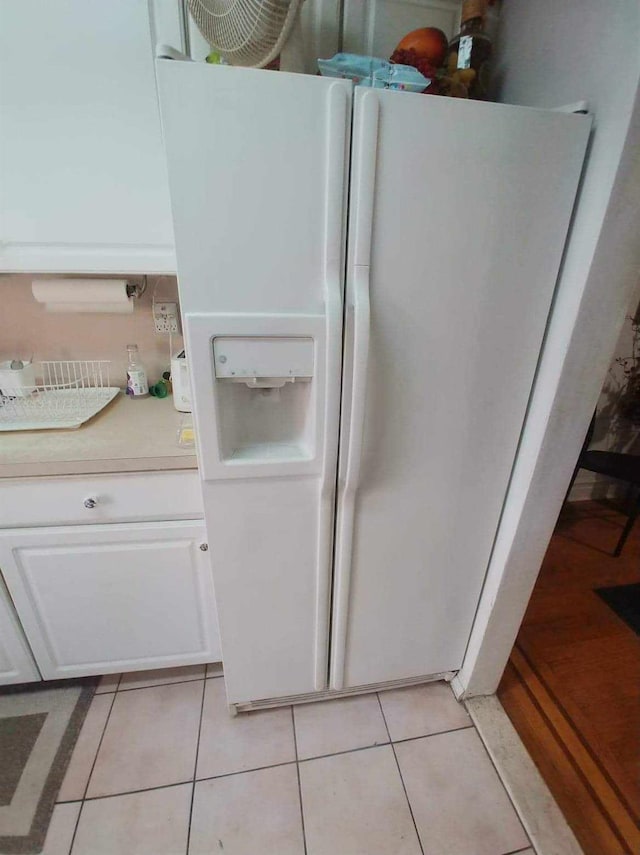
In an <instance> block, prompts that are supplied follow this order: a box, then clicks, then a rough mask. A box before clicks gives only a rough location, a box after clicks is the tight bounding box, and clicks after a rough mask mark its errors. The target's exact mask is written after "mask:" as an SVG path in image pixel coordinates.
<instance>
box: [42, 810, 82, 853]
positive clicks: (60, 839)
mask: <svg viewBox="0 0 640 855" xmlns="http://www.w3.org/2000/svg"><path fill="white" fill-rule="evenodd" d="M79 813H80V802H74V803H73V804H68V805H56V806H55V807H54V809H53V814H52V816H51V822H50V823H49V829H48V831H47V836H46V839H45V841H44V847H43V849H42V855H69V849H70V848H71V841H72V840H73V832H74V831H75V830H76V822H77V821H78V814H79Z"/></svg>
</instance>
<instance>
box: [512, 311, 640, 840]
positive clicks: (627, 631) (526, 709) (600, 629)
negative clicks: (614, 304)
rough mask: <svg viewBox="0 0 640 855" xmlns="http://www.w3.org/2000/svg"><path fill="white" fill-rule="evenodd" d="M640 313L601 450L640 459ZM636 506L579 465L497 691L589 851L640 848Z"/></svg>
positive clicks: (598, 431) (610, 393)
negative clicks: (631, 520)
mask: <svg viewBox="0 0 640 855" xmlns="http://www.w3.org/2000/svg"><path fill="white" fill-rule="evenodd" d="M637 299H638V298H637V296H636V301H637ZM639 311H640V307H639V308H638V310H636V311H635V312H634V314H633V315H630V316H629V317H628V318H627V320H626V321H625V325H624V327H623V330H622V333H621V336H620V339H619V341H618V345H617V348H616V352H615V355H614V358H613V360H612V363H611V366H610V370H609V373H608V376H607V380H606V382H605V385H604V387H603V390H602V393H601V396H600V400H599V402H598V408H597V411H596V416H595V420H594V423H593V431H592V435H591V437H590V440H589V448H590V449H591V450H593V449H597V450H599V451H604V452H613V453H623V454H631V455H634V457H635V456H637V455H640V382H639V383H638V386H637V391H638V394H637V395H636V386H635V379H636V374H637V376H638V378H640V314H639ZM636 397H637V404H638V406H637V410H638V413H637V416H636V412H635V410H634V408H633V404H634V401H635V399H636ZM581 459H582V460H585V458H581ZM600 459H602V458H600ZM617 462H622V463H624V462H625V460H623V459H622V458H620V459H619V460H617ZM626 462H627V463H630V465H631V466H633V465H635V461H634V460H633V459H631V460H627V461H626ZM638 462H639V463H640V458H638ZM636 503H637V493H636V492H635V491H634V489H631V490H630V489H629V488H628V485H627V484H625V482H623V481H621V480H619V479H613V478H611V477H607V476H605V475H603V474H602V473H599V472H593V471H589V470H586V469H581V470H580V471H579V472H578V473H577V477H576V478H575V481H574V483H573V486H572V489H571V490H570V492H569V494H568V496H567V500H566V501H565V503H564V506H563V508H562V511H561V513H560V516H559V518H558V522H557V525H556V529H555V532H554V534H553V537H552V539H551V542H550V544H549V548H548V550H547V553H546V556H545V559H544V562H543V565H542V568H541V571H540V575H539V577H538V580H537V582H536V585H535V588H534V591H533V594H532V596H531V599H530V601H529V605H528V608H527V612H526V615H525V618H524V620H523V623H522V626H521V628H520V631H519V633H518V637H517V639H516V643H515V646H514V648H513V651H512V653H511V657H510V659H509V662H508V664H507V668H506V670H505V673H504V676H503V678H502V681H501V683H500V687H499V689H498V696H499V698H500V700H501V702H502V704H503V706H504V708H505V710H506V712H507V714H508V716H509V717H510V719H511V720H512V722H513V724H514V726H515V727H516V729H517V731H518V733H519V735H520V737H521V739H522V740H523V742H524V744H525V746H526V747H527V749H528V751H529V753H530V754H531V756H532V758H533V760H534V762H535V763H536V765H537V766H538V768H539V770H540V772H541V773H542V775H543V777H544V779H545V781H546V783H547V785H548V786H549V788H550V790H551V791H552V793H553V795H554V796H555V798H556V801H557V802H558V804H559V806H560V808H561V810H562V811H563V813H564V814H565V817H566V819H567V821H568V823H569V824H570V826H571V827H572V829H573V831H574V834H575V835H576V837H577V839H578V840H579V842H580V844H581V845H582V847H583V849H584V852H585V855H605V853H606V855H617V853H629V855H632V853H635V852H638V851H640V830H639V822H640V739H638V724H639V722H640V520H638V522H637V525H634V526H633V527H632V528H631V531H630V534H629V537H628V539H627V540H626V542H625V543H624V545H623V547H622V550H621V552H620V555H619V556H618V557H616V556H615V551H616V545H617V544H618V542H619V539H620V535H621V533H622V531H623V530H624V528H625V524H626V522H627V519H628V516H627V512H628V511H629V510H633V509H634V508H635V506H636Z"/></svg>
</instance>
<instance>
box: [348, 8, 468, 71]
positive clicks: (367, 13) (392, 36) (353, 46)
mask: <svg viewBox="0 0 640 855" xmlns="http://www.w3.org/2000/svg"><path fill="white" fill-rule="evenodd" d="M461 6H462V0H368V2H364V0H345V3H344V11H343V32H342V49H343V50H344V51H348V52H349V53H363V54H369V55H371V56H381V57H384V58H385V59H388V58H389V56H391V53H392V52H393V50H394V48H395V46H396V45H397V44H398V42H399V41H400V39H401V38H402V37H403V36H404V35H406V34H407V33H409V32H411V30H416V29H417V28H418V27H439V28H440V29H441V30H443V31H444V33H445V34H446V35H447V36H448V38H451V37H452V36H453V35H454V34H455V33H456V32H457V31H458V27H459V24H460V8H461Z"/></svg>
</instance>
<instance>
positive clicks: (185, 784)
mask: <svg viewBox="0 0 640 855" xmlns="http://www.w3.org/2000/svg"><path fill="white" fill-rule="evenodd" d="M516 852H517V853H521V855H533V849H532V848H531V844H530V842H529V840H528V838H527V836H526V834H525V832H524V830H523V828H522V826H521V824H520V822H519V820H518V817H517V815H516V812H515V810H514V808H513V805H512V804H511V802H510V800H509V798H508V796H507V793H506V791H505V789H504V788H503V786H502V783H501V781H500V779H499V777H498V774H497V773H496V771H495V769H494V766H493V765H492V762H491V760H490V759H489V756H488V754H487V753H486V751H485V749H484V747H483V745H482V742H481V741H480V738H479V736H478V734H477V733H476V731H475V729H474V727H473V725H472V723H471V720H470V718H469V717H468V715H467V713H466V712H465V710H464V709H463V707H461V706H460V705H459V704H457V702H456V701H455V699H454V697H453V694H452V692H451V690H450V689H449V687H448V686H447V685H446V684H444V683H432V684H430V685H426V686H417V687H412V688H409V689H394V690H391V691H386V692H380V693H379V694H372V695H363V696H359V697H353V698H348V699H340V700H335V701H325V702H321V703H316V704H307V705H300V706H296V707H293V708H291V707H286V708H281V709H276V710H267V711H261V712H254V713H249V714H245V715H240V716H237V717H236V718H231V717H230V716H229V714H228V710H227V706H226V700H225V694H224V679H223V678H222V675H221V671H220V668H219V666H208V668H207V670H206V671H205V667H204V666H198V667H192V668H183V669H175V668H174V669H167V670H164V671H155V672H151V671H147V672H144V673H138V674H124V675H122V676H121V677H104V678H103V679H102V682H101V684H100V686H99V688H98V692H97V693H96V696H95V697H94V699H93V703H92V706H91V708H90V710H89V713H88V715H87V718H86V720H85V724H84V727H83V730H82V732H81V734H80V738H79V740H78V743H77V745H76V748H75V751H74V754H73V757H72V760H71V763H70V766H69V769H68V771H67V775H66V778H65V781H64V783H63V786H62V789H61V791H60V794H59V803H58V804H57V805H56V807H55V811H54V815H53V821H52V824H51V826H50V830H49V835H48V837H47V841H46V845H45V849H44V855H70V853H71V855H103V853H104V855H147V853H149V855H187V853H188V855H205V853H217V855H258V853H259V854H260V855H507V853H509V855H511V853H516Z"/></svg>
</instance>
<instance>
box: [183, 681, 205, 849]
mask: <svg viewBox="0 0 640 855" xmlns="http://www.w3.org/2000/svg"><path fill="white" fill-rule="evenodd" d="M206 673H207V671H206V666H205V679H204V680H203V681H202V700H201V702H200V720H199V721H198V740H197V742H196V759H195V761H194V764H193V783H192V784H191V804H190V805H189V825H188V827H187V848H186V849H185V855H189V845H190V843H191V818H192V817H193V799H194V797H195V794H196V771H197V769H198V755H199V754H200V736H201V734H202V716H203V713H204V695H205V691H206V688H207V681H206Z"/></svg>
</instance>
